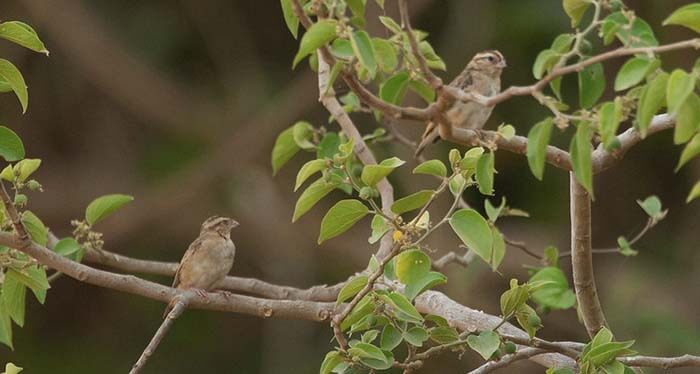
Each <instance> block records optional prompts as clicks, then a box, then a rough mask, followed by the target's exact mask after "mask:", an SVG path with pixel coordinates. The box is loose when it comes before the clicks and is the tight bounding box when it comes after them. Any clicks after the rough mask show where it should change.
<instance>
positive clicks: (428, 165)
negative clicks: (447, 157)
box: [413, 160, 447, 178]
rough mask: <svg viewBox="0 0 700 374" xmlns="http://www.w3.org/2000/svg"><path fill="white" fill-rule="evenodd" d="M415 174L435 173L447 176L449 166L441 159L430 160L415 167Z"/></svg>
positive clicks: (435, 174)
mask: <svg viewBox="0 0 700 374" xmlns="http://www.w3.org/2000/svg"><path fill="white" fill-rule="evenodd" d="M413 174H426V175H434V176H436V177H440V178H444V177H446V176H447V167H446V166H445V164H444V163H443V162H442V161H440V160H428V161H425V162H423V163H421V164H420V165H418V166H416V168H415V169H413Z"/></svg>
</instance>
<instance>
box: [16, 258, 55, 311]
mask: <svg viewBox="0 0 700 374" xmlns="http://www.w3.org/2000/svg"><path fill="white" fill-rule="evenodd" d="M10 271H12V272H13V276H14V277H16V278H17V280H19V281H20V282H21V283H22V284H24V285H25V286H27V287H29V289H31V290H32V292H34V294H35V295H36V297H37V299H38V300H39V302H40V303H42V304H43V303H44V297H45V292H46V290H48V289H49V288H51V285H49V281H48V280H47V279H46V272H45V271H44V269H43V268H39V267H38V266H36V265H35V266H30V267H28V268H26V269H22V270H14V269H10V270H8V272H10Z"/></svg>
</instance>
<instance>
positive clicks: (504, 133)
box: [496, 124, 515, 140]
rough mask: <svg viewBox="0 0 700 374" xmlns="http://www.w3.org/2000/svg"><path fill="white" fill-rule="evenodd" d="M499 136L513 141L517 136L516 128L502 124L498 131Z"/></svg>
mask: <svg viewBox="0 0 700 374" xmlns="http://www.w3.org/2000/svg"><path fill="white" fill-rule="evenodd" d="M496 132H497V133H498V135H499V136H501V137H502V138H503V139H505V140H511V139H513V137H514V136H515V127H513V125H506V124H501V125H499V126H498V130H497V131H496Z"/></svg>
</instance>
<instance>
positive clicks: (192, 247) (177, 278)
mask: <svg viewBox="0 0 700 374" xmlns="http://www.w3.org/2000/svg"><path fill="white" fill-rule="evenodd" d="M203 241H204V239H203V238H202V237H201V236H200V237H198V238H197V239H195V241H193V242H192V244H190V246H189V248H187V251H185V254H184V255H183V256H182V260H180V264H179V265H178V266H177V270H175V277H174V278H173V285H172V287H177V286H178V285H179V284H180V270H182V265H183V264H185V263H187V262H188V261H189V260H190V258H191V257H192V256H194V253H195V252H197V250H198V249H199V248H201V247H202V242H203Z"/></svg>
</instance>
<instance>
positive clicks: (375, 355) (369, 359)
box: [348, 343, 394, 370]
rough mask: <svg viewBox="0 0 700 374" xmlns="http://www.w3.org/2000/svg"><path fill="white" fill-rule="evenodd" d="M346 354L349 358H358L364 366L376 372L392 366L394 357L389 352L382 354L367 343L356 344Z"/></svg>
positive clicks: (382, 352)
mask: <svg viewBox="0 0 700 374" xmlns="http://www.w3.org/2000/svg"><path fill="white" fill-rule="evenodd" d="M348 353H350V355H351V356H355V357H358V358H359V359H360V362H361V363H363V364H364V365H366V366H369V367H370V368H372V369H376V370H386V369H389V368H391V366H392V365H393V364H394V357H393V355H391V352H384V351H382V350H381V349H379V348H378V347H375V346H373V345H372V344H368V343H357V344H355V345H354V346H353V347H352V348H350V349H348ZM390 355H391V356H390Z"/></svg>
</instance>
